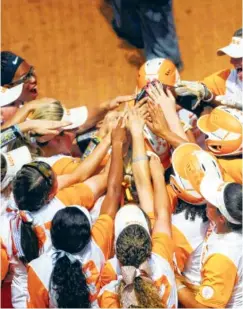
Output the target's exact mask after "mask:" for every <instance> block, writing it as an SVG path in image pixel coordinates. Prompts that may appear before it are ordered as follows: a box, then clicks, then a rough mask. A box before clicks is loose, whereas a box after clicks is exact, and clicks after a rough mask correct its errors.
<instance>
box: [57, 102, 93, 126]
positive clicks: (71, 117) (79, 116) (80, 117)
mask: <svg viewBox="0 0 243 309" xmlns="http://www.w3.org/2000/svg"><path fill="white" fill-rule="evenodd" d="M63 109H64V114H63V117H62V121H70V122H71V123H72V124H70V125H69V126H67V127H65V130H71V129H76V128H78V127H80V126H81V125H82V124H84V123H85V121H86V120H87V118H88V109H87V107H86V106H81V107H76V108H70V109H66V108H63Z"/></svg>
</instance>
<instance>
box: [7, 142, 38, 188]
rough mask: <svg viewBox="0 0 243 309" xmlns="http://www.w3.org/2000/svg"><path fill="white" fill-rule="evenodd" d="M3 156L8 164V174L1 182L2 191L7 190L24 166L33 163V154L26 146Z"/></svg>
mask: <svg viewBox="0 0 243 309" xmlns="http://www.w3.org/2000/svg"><path fill="white" fill-rule="evenodd" d="M2 155H3V156H4V158H5V160H6V163H7V172H6V175H5V177H4V178H3V180H2V182H1V190H3V189H5V188H6V187H7V186H8V185H9V183H10V182H11V181H12V180H13V178H14V176H15V175H16V173H17V172H18V171H19V170H20V169H21V168H22V166H23V165H24V164H28V163H30V162H31V161H32V157H31V154H30V152H29V149H28V147H26V146H23V147H20V148H17V149H14V150H12V151H9V152H6V153H2Z"/></svg>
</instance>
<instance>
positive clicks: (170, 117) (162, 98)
mask: <svg viewBox="0 0 243 309" xmlns="http://www.w3.org/2000/svg"><path fill="white" fill-rule="evenodd" d="M147 92H148V94H149V96H150V98H151V100H152V101H153V103H155V104H158V105H160V106H161V108H162V110H163V113H164V116H165V119H166V121H167V123H168V126H169V128H170V130H171V132H174V133H175V134H177V135H178V136H180V137H181V138H182V139H184V140H188V138H187V136H186V133H185V132H184V130H183V127H182V125H181V121H180V119H179V117H178V114H177V112H176V100H175V98H174V96H173V94H172V92H171V91H170V89H169V88H167V90H166V92H165V91H164V89H163V86H162V85H161V83H159V82H156V83H155V86H153V85H152V84H150V85H149V87H148V89H147Z"/></svg>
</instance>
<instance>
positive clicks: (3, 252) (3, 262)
mask: <svg viewBox="0 0 243 309" xmlns="http://www.w3.org/2000/svg"><path fill="white" fill-rule="evenodd" d="M8 267H9V259H8V254H7V251H6V249H5V248H4V247H3V246H2V247H1V281H2V280H4V278H5V277H6V275H7V273H8Z"/></svg>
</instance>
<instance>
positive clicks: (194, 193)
mask: <svg viewBox="0 0 243 309" xmlns="http://www.w3.org/2000/svg"><path fill="white" fill-rule="evenodd" d="M172 166H173V169H174V173H175V175H171V176H170V184H171V186H172V188H173V189H174V191H175V192H176V194H177V196H178V197H179V198H180V199H182V200H183V201H185V202H187V203H189V204H193V205H202V204H204V203H205V199H204V198H203V196H202V195H201V193H200V184H201V182H202V180H203V178H204V177H205V176H206V175H207V176H210V177H211V178H212V179H215V181H216V180H222V181H223V177H222V173H221V170H220V167H219V165H218V162H217V159H216V158H215V157H214V156H213V155H212V154H210V153H208V152H206V151H204V150H202V149H201V148H200V147H199V146H198V145H197V144H192V143H186V144H183V145H181V146H179V147H178V148H176V149H175V151H174V152H173V154H172Z"/></svg>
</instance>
